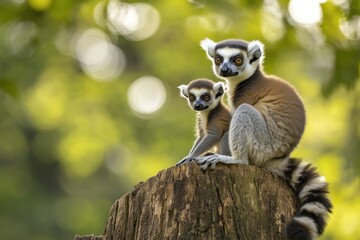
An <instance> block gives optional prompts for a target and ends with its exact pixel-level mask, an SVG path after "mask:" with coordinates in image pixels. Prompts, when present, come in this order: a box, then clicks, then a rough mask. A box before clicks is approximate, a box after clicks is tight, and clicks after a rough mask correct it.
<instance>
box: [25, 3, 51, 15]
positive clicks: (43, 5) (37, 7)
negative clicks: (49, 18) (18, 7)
mask: <svg viewBox="0 0 360 240" xmlns="http://www.w3.org/2000/svg"><path fill="white" fill-rule="evenodd" d="M27 2H28V4H29V6H30V7H31V8H32V9H34V10H36V11H40V12H42V11H45V10H47V9H48V8H49V7H50V5H51V3H52V0H28V1H27Z"/></svg>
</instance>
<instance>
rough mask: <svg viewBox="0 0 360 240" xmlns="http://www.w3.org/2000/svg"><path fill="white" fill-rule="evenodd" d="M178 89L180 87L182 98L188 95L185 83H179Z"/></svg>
mask: <svg viewBox="0 0 360 240" xmlns="http://www.w3.org/2000/svg"><path fill="white" fill-rule="evenodd" d="M178 89H180V96H182V97H184V98H188V97H189V91H188V86H187V85H180V86H178Z"/></svg>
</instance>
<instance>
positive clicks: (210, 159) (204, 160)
mask: <svg viewBox="0 0 360 240" xmlns="http://www.w3.org/2000/svg"><path fill="white" fill-rule="evenodd" d="M218 162H219V156H218V155H217V154H214V155H210V156H205V157H200V158H198V159H196V163H197V164H198V165H200V168H201V169H202V170H206V169H207V168H208V167H209V166H210V168H211V169H215V166H216V163H218Z"/></svg>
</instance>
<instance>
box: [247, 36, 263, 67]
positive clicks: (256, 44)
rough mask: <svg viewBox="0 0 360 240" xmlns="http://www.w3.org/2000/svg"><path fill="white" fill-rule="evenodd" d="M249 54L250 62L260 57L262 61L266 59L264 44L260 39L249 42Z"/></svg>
mask: <svg viewBox="0 0 360 240" xmlns="http://www.w3.org/2000/svg"><path fill="white" fill-rule="evenodd" d="M248 56H249V59H250V64H251V63H253V62H255V61H257V60H258V59H260V63H262V61H263V59H264V44H262V43H261V42H260V41H258V40H255V41H252V42H250V43H249V45H248Z"/></svg>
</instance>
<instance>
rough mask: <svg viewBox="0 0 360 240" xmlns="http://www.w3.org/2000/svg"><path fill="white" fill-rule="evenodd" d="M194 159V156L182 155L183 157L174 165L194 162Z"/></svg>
mask: <svg viewBox="0 0 360 240" xmlns="http://www.w3.org/2000/svg"><path fill="white" fill-rule="evenodd" d="M194 161H195V158H194V157H188V156H187V157H184V158H183V159H181V160H180V161H179V162H178V163H176V166H180V165H182V164H185V163H190V162H194Z"/></svg>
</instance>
